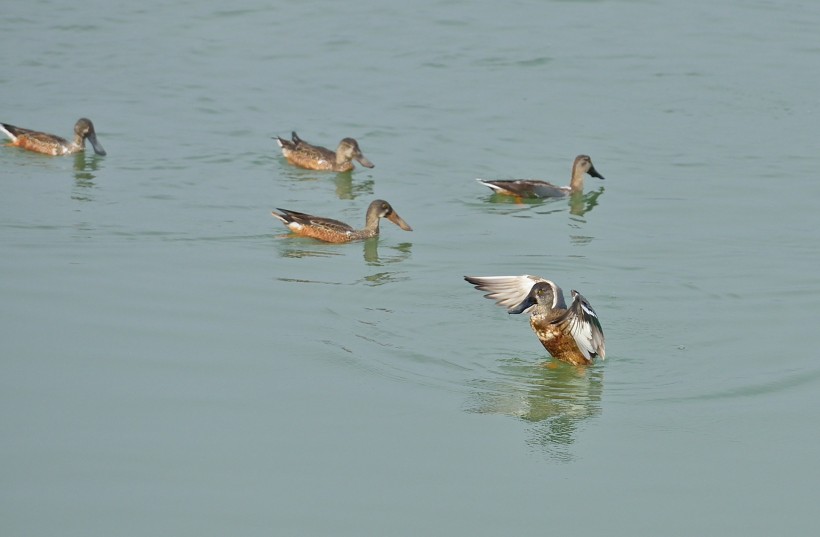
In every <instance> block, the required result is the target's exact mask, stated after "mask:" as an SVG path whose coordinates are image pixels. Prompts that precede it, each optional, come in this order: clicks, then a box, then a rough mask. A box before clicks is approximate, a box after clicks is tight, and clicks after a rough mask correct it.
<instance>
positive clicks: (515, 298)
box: [464, 274, 606, 365]
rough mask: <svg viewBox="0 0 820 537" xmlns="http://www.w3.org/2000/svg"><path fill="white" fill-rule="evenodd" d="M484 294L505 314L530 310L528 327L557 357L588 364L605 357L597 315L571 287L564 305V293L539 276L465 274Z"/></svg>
mask: <svg viewBox="0 0 820 537" xmlns="http://www.w3.org/2000/svg"><path fill="white" fill-rule="evenodd" d="M464 279H465V280H467V281H468V282H470V283H471V284H473V285H474V286H475V288H476V289H479V290H481V291H488V293H487V294H486V295H484V296H485V297H487V298H489V299H492V300H495V302H496V304H498V305H499V306H502V307H505V308H507V313H526V312H529V313H530V326H532V329H533V331H534V332H535V335H536V336H538V339H539V340H540V341H541V344H542V345H544V348H545V349H547V351H548V352H549V353H550V354H551V355H552V356H553V357H555V358H557V359H558V360H561V361H564V362H568V363H570V364H573V365H590V364H591V363H592V361H593V358H595V357H596V356H600V357H601V360H603V359H605V358H606V350H605V347H604V332H603V329H602V328H601V323H600V321H599V320H598V314H597V313H595V310H593V309H592V306H590V304H589V302H588V301H587V300H586V299H585V298H584V297H583V296H581V294H580V293H579V292H577V291H575V290H574V289H573V290H572V304H570V306H569V308H567V304H566V302H564V292H563V291H562V290H561V288H560V287H558V286H557V285H556V284H555V283H554V282H551V281H550V280H545V279H544V278H541V277H539V276H530V275H528V274H524V275H523V276H465V277H464Z"/></svg>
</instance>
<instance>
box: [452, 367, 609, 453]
mask: <svg viewBox="0 0 820 537" xmlns="http://www.w3.org/2000/svg"><path fill="white" fill-rule="evenodd" d="M549 364H550V367H544V366H542V365H532V364H531V361H530V360H529V359H526V360H525V359H519V358H509V359H506V360H505V362H503V363H502V364H501V366H500V369H501V374H502V375H503V377H501V378H499V379H497V380H489V381H488V380H487V379H482V380H481V381H476V382H475V385H476V386H477V387H478V389H477V391H476V393H475V395H474V397H473V401H472V403H471V404H468V411H470V412H476V413H481V414H504V415H508V416H512V417H515V418H519V419H521V420H522V421H524V422H528V423H531V424H532V428H531V439H530V440H529V441H528V443H530V444H531V445H532V446H533V447H537V448H538V449H539V450H543V451H544V452H545V453H546V454H547V455H548V456H549V457H550V458H552V459H555V460H558V461H563V462H568V461H571V460H573V459H574V454H573V450H572V445H573V444H574V443H575V441H576V434H577V431H578V429H579V428H580V427H581V425H582V423H583V422H585V421H586V420H589V419H590V418H594V417H595V416H598V415H600V414H601V396H602V392H603V381H604V371H603V369H602V368H578V367H574V366H571V365H569V364H565V363H560V362H550V363H549Z"/></svg>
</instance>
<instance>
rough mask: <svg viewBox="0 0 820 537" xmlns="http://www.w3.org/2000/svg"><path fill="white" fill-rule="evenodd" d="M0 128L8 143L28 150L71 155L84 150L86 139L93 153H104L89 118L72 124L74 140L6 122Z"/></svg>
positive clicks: (0, 124)
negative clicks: (9, 141)
mask: <svg viewBox="0 0 820 537" xmlns="http://www.w3.org/2000/svg"><path fill="white" fill-rule="evenodd" d="M0 129H1V130H2V131H3V132H4V133H6V136H8V137H9V138H11V143H10V144H9V145H13V146H17V147H20V148H23V149H28V150H29V151H36V152H37V153H45V154H46V155H54V156H57V155H72V154H74V153H79V152H81V151H84V150H85V141H86V140H88V141H89V142H91V146H92V147H93V148H94V152H95V153H97V154H98V155H105V149H103V146H102V145H101V144H100V142H99V141H97V133H96V132H94V124H93V123H91V120H90V119H86V118H84V117H83V118H80V119H78V120H77V123H76V124H75V125H74V140H72V141H71V142H69V141H68V140H66V139H65V138H61V137H60V136H56V135H54V134H48V133H45V132H38V131H33V130H29V129H23V128H20V127H15V126H14V125H9V124H8V123H0Z"/></svg>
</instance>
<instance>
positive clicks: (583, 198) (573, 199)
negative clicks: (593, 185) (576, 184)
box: [569, 187, 604, 216]
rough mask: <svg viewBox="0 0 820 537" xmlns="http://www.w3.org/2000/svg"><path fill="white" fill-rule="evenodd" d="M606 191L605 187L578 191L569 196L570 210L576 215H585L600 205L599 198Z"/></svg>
mask: <svg viewBox="0 0 820 537" xmlns="http://www.w3.org/2000/svg"><path fill="white" fill-rule="evenodd" d="M603 193H604V187H600V188H598V190H593V191H590V192H578V193H576V194H572V195H571V196H570V197H569V212H570V214H572V215H575V216H584V215H585V214H586V213H588V212H590V211H592V209H594V208H595V207H597V206H598V198H599V197H600V196H601V194H603Z"/></svg>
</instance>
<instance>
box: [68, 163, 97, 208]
mask: <svg viewBox="0 0 820 537" xmlns="http://www.w3.org/2000/svg"><path fill="white" fill-rule="evenodd" d="M98 168H99V159H98V158H97V157H96V156H91V157H89V158H86V155H85V153H77V154H76V155H74V189H73V190H72V191H71V199H74V200H78V201H94V197H93V196H92V193H93V192H92V190H93V189H94V188H96V187H95V185H94V179H96V178H97V170H98Z"/></svg>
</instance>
